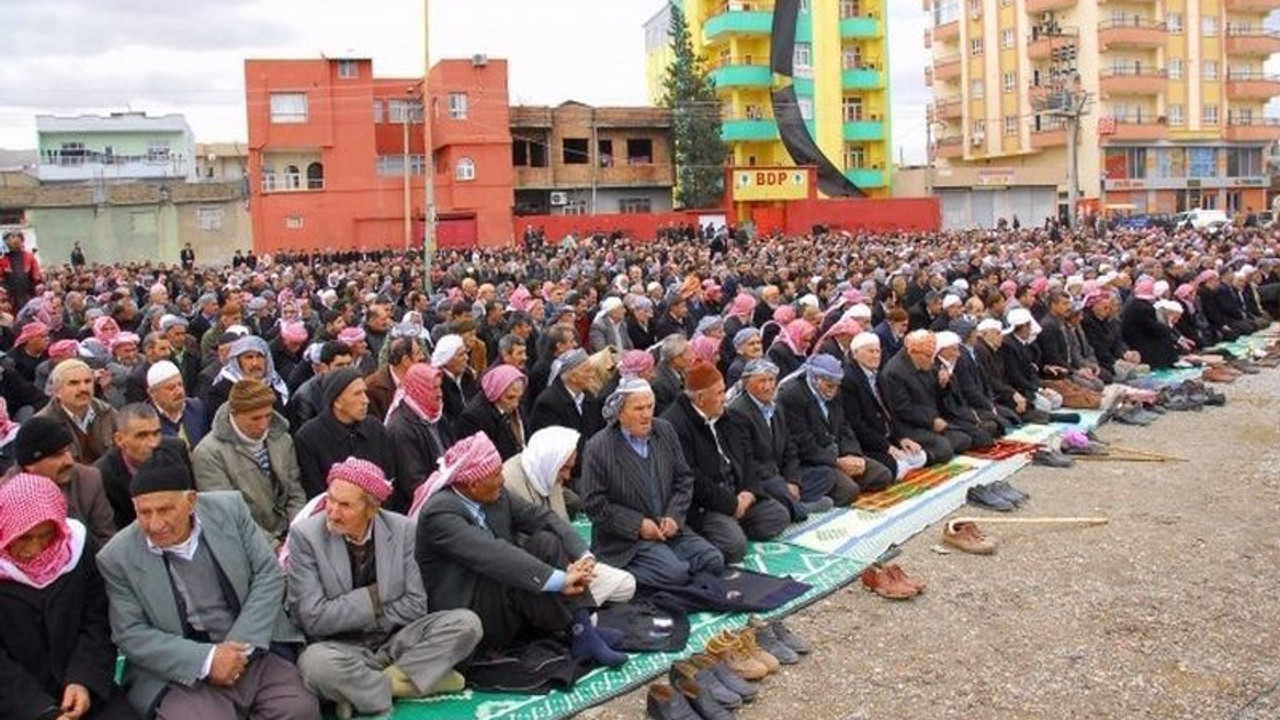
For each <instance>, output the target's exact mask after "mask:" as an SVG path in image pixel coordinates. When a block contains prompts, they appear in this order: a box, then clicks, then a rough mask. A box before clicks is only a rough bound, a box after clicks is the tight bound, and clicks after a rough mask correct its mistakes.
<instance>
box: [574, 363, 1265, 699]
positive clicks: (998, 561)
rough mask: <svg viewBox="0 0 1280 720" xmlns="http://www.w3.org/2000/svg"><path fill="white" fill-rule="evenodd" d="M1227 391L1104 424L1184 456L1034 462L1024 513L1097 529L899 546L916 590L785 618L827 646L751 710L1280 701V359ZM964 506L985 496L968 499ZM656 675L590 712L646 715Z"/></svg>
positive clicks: (858, 598) (992, 531) (850, 595)
mask: <svg viewBox="0 0 1280 720" xmlns="http://www.w3.org/2000/svg"><path fill="white" fill-rule="evenodd" d="M1221 387H1222V389H1224V390H1225V392H1226V394H1227V396H1228V398H1229V400H1228V403H1227V406H1226V407H1223V408H1207V409H1206V410H1204V411H1203V412H1188V413H1168V414H1167V415H1165V416H1164V417H1163V418H1161V419H1160V420H1159V421H1157V422H1156V423H1155V424H1154V425H1152V426H1151V427H1149V428H1131V427H1123V426H1119V425H1115V424H1108V425H1106V426H1104V427H1103V428H1101V430H1100V431H1099V435H1100V436H1101V437H1102V439H1104V440H1106V441H1108V442H1112V443H1116V444H1120V445H1126V446H1129V447H1139V448H1143V449H1147V450H1155V451H1158V452H1166V453H1173V454H1177V455H1181V456H1183V457H1187V458H1190V462H1187V463H1122V462H1105V463H1085V462H1079V463H1077V465H1076V467H1074V468H1072V469H1068V470H1057V469H1050V468H1040V467H1030V468H1027V469H1026V470H1023V471H1022V472H1020V473H1018V474H1017V475H1016V476H1015V477H1014V478H1013V482H1014V484H1015V485H1017V486H1018V487H1020V488H1022V489H1024V490H1026V491H1028V492H1030V493H1031V494H1032V495H1033V496H1034V497H1033V500H1032V501H1031V503H1030V504H1029V505H1028V507H1027V508H1025V509H1023V510H1020V511H1019V512H1018V513H1017V514H1016V515H1015V517H1016V516H1025V517H1030V516H1036V515H1045V516H1089V515H1106V516H1108V517H1110V518H1111V523H1110V524H1109V525H1107V526H1103V527H1093V528H1080V527H1071V528H1061V527H1059V528H1051V527H1044V526H1041V527H1034V526H1026V527H1019V526H997V525H988V526H986V527H985V528H984V530H985V532H987V534H988V535H991V536H994V537H996V538H997V540H998V541H999V543H1000V549H999V551H998V552H997V554H996V555H994V556H991V557H978V556H970V555H963V554H950V555H941V554H938V553H935V552H933V551H932V549H931V548H932V547H933V546H934V545H935V544H936V543H937V540H938V537H939V532H940V530H939V528H938V527H937V526H935V527H933V528H929V529H927V530H925V531H924V532H922V533H921V534H920V535H917V536H916V537H915V538H914V539H912V540H911V541H910V542H909V543H907V544H906V545H905V546H904V552H903V555H902V556H901V558H900V559H899V562H901V563H902V565H903V567H904V568H906V569H907V571H908V572H909V573H910V574H911V575H912V576H914V577H917V578H919V579H923V580H926V581H928V583H929V587H928V590H927V591H926V592H925V594H924V595H922V596H920V597H918V598H916V600H914V601H912V602H907V603H893V602H890V601H887V600H881V599H879V598H877V597H875V596H873V595H871V594H870V593H868V592H866V591H864V590H863V589H862V588H861V586H860V585H859V584H855V585H851V586H849V587H847V588H845V589H844V590H841V591H839V592H837V593H834V594H833V595H831V596H829V597H827V598H825V599H823V600H822V601H820V602H818V603H816V604H814V605H811V606H810V607H808V608H806V609H805V610H802V611H801V612H799V613H797V614H796V615H794V616H792V618H791V619H789V621H788V624H789V625H790V626H791V627H792V628H793V629H794V630H796V631H797V632H799V633H801V634H803V635H805V636H806V637H809V638H811V639H812V640H814V641H815V644H816V645H817V651H816V653H815V654H814V655H813V656H812V657H811V658H809V659H805V660H803V661H802V662H801V664H799V665H796V666H792V667H789V668H784V670H783V671H782V672H781V673H779V674H778V675H776V676H774V677H773V678H771V679H769V680H768V681H766V684H765V686H764V690H763V692H762V693H761V697H760V699H759V700H757V701H756V702H755V703H754V704H753V705H751V706H749V707H747V708H745V709H744V710H742V711H741V712H740V713H739V717H741V718H742V719H743V720H765V719H769V720H772V719H774V718H804V720H853V719H854V718H858V719H860V720H862V719H865V720H881V719H891V718H904V719H906V718H928V719H930V720H934V719H936V718H976V719H982V720H986V719H989V718H990V719H1002V718H1008V719H1010V720H1012V719H1015V718H1016V719H1018V720H1025V719H1031V718H1045V719H1049V718H1053V719H1054V720H1058V719H1061V718H1089V719H1091V720H1092V719H1100V718H1126V719H1127V718H1161V719H1162V720H1163V719H1165V718H1196V719H1202V718H1231V719H1233V720H1235V719H1238V720H1262V719H1263V718H1280V622H1277V618H1280V593H1277V592H1276V589H1277V587H1278V586H1280V532H1278V530H1280V518H1278V513H1277V511H1278V510H1280V473H1278V472H1277V467H1278V466H1280V462H1278V461H1280V443H1277V439H1280V405H1277V402H1276V401H1277V399H1278V398H1280V371H1268V370H1264V371H1263V374H1261V375H1256V376H1246V377H1244V378H1242V379H1241V380H1240V381H1237V382H1236V383H1235V384H1234V385H1228V386H1221ZM960 512H961V513H963V514H983V511H978V510H975V509H973V508H971V507H966V508H964V509H962V510H961V511H960ZM644 701H645V693H644V690H639V691H636V692H632V693H630V694H629V695H626V696H624V697H621V698H618V699H616V700H614V701H612V702H610V703H608V704H606V705H603V706H601V707H598V708H593V709H592V710H589V711H587V712H586V713H583V715H582V717H584V718H589V719H590V720H622V719H624V718H625V719H628V720H630V719H632V718H640V717H643V716H644Z"/></svg>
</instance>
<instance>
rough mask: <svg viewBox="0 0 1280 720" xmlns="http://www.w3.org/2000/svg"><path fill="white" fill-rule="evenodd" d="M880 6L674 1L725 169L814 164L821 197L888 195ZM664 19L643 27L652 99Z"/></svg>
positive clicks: (829, 1)
mask: <svg viewBox="0 0 1280 720" xmlns="http://www.w3.org/2000/svg"><path fill="white" fill-rule="evenodd" d="M886 3H887V0H728V1H727V2H726V1H725V0H677V4H678V5H680V7H681V8H682V9H683V11H684V13H685V16H686V18H687V21H688V24H689V30H690V34H691V36H692V37H693V41H694V50H695V51H696V52H697V53H698V54H700V55H701V56H702V57H703V58H704V60H705V61H706V63H707V65H708V67H709V69H710V72H711V79H712V81H713V82H714V83H715V85H716V91H717V96H718V98H719V102H720V117H721V120H722V122H723V130H722V137H723V139H724V141H725V142H726V143H728V144H729V147H730V162H731V163H732V164H733V165H734V166H737V167H752V166H761V167H763V166H797V165H803V166H815V167H817V169H818V183H819V187H820V189H821V190H822V192H823V193H824V194H826V195H835V196H844V195H867V196H886V195H888V194H889V190H890V186H891V184H890V179H891V174H892V166H893V156H892V152H891V150H890V144H889V141H890V128H889V86H888V69H889V68H888V64H889V51H888V46H887V34H886V18H887V13H886V12H885V9H886ZM669 22H670V15H669V12H668V11H662V12H659V13H658V14H657V15H655V16H654V17H653V18H651V19H650V20H649V21H648V22H647V23H646V24H645V44H646V49H647V53H648V55H649V58H650V60H651V62H650V63H649V64H648V66H647V73H648V83H649V94H650V97H651V98H652V99H654V100H655V101H656V100H658V99H660V98H661V95H662V92H661V79H662V77H663V73H664V72H665V68H666V63H667V62H669V59H670V54H669V45H670V40H669V38H668V37H667V32H666V31H667V27H668V25H669ZM775 33H778V36H777V37H775V36H774V34H775Z"/></svg>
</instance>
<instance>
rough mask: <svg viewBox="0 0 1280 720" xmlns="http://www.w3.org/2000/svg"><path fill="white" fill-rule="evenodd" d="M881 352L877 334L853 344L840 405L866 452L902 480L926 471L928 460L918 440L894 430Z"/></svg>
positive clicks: (863, 337)
mask: <svg viewBox="0 0 1280 720" xmlns="http://www.w3.org/2000/svg"><path fill="white" fill-rule="evenodd" d="M880 352H881V349H880V336H879V335H878V334H876V333H873V332H864V333H861V334H860V335H857V336H856V337H854V339H853V341H852V342H850V343H849V357H848V358H847V359H846V361H845V363H844V379H843V380H842V381H841V382H840V401H841V404H842V405H843V406H844V416H845V417H846V418H847V419H848V421H849V424H850V426H851V427H852V428H853V434H854V435H855V436H857V438H858V443H859V444H860V445H861V446H862V450H863V452H865V453H866V454H867V457H870V458H873V459H875V460H877V461H878V462H880V463H881V464H883V465H884V466H885V467H887V468H888V469H889V471H890V472H892V473H893V474H894V477H896V478H899V479H900V478H901V477H902V476H903V475H905V474H906V471H907V470H909V469H915V468H918V467H923V466H924V464H925V462H926V461H927V458H926V455H925V452H924V449H923V448H921V447H920V445H919V444H918V443H916V441H915V440H912V439H911V438H909V437H900V436H899V435H898V434H897V432H896V431H895V429H894V426H893V418H892V417H891V416H890V415H889V408H888V407H886V406H885V404H884V402H883V400H882V399H881V397H880V386H879V385H878V380H879V378H878V375H879V374H880V366H881V362H880V360H881V358H880Z"/></svg>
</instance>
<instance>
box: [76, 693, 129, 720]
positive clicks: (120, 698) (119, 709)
mask: <svg viewBox="0 0 1280 720" xmlns="http://www.w3.org/2000/svg"><path fill="white" fill-rule="evenodd" d="M59 699H61V698H59ZM84 717H85V720H138V717H139V716H138V714H137V713H136V712H134V711H133V706H132V705H130V704H129V699H128V698H127V697H125V694H124V693H123V692H115V693H112V695H111V697H110V698H108V699H106V700H94V701H93V706H92V707H90V708H89V713H88V714H87V715H85V716H84Z"/></svg>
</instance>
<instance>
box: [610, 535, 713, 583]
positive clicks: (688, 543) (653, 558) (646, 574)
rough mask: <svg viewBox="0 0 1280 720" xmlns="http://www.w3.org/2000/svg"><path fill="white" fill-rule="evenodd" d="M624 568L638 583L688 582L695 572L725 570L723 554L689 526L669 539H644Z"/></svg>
mask: <svg viewBox="0 0 1280 720" xmlns="http://www.w3.org/2000/svg"><path fill="white" fill-rule="evenodd" d="M623 569H624V570H626V571H627V572H629V573H631V574H632V575H633V576H635V579H636V584H637V585H647V586H649V587H653V588H663V587H670V586H676V585H688V584H689V579H690V578H691V577H692V576H693V574H695V573H699V572H709V573H712V574H716V575H719V574H720V573H722V572H724V555H723V554H721V552H720V551H719V550H717V549H716V548H715V546H714V545H712V544H711V543H709V542H707V541H706V540H705V539H704V538H703V537H702V536H700V535H697V534H696V533H693V532H691V531H690V530H687V529H686V530H682V531H681V532H680V534H679V535H676V536H675V537H673V538H670V539H669V540H667V541H666V542H653V541H651V540H641V541H640V542H639V545H638V546H637V548H636V554H635V557H633V558H631V562H629V563H627V566H626V567H625V568H623Z"/></svg>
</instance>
